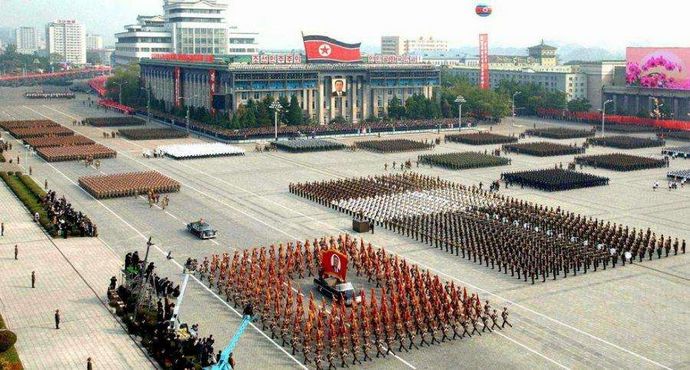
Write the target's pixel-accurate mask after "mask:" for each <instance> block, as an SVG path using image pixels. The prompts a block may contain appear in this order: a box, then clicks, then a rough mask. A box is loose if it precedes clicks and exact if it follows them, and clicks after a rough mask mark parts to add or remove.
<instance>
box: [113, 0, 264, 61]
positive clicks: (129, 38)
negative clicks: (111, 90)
mask: <svg viewBox="0 0 690 370" xmlns="http://www.w3.org/2000/svg"><path fill="white" fill-rule="evenodd" d="M227 10H228V4H227V3H226V2H225V0H165V2H164V4H163V11H164V15H162V16H161V15H156V16H139V17H138V18H137V21H138V23H137V24H134V25H128V26H125V32H120V33H117V34H115V37H116V38H117V42H116V43H115V53H114V62H115V64H126V63H129V62H131V61H138V60H140V59H142V58H150V57H151V55H152V54H156V53H179V54H213V55H218V56H225V55H229V56H237V55H254V54H257V53H258V52H259V45H258V42H257V41H256V39H257V37H258V33H253V32H240V31H238V30H237V29H236V28H235V27H231V26H229V25H228V22H227V18H226V13H227Z"/></svg>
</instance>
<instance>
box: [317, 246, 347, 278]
mask: <svg viewBox="0 0 690 370" xmlns="http://www.w3.org/2000/svg"><path fill="white" fill-rule="evenodd" d="M321 268H322V270H323V274H324V275H326V276H333V277H337V278H338V279H340V281H346V277H347V256H346V255H345V254H343V253H340V252H338V251H336V250H333V249H330V250H327V251H324V252H322V253H321Z"/></svg>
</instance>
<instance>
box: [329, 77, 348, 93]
mask: <svg viewBox="0 0 690 370" xmlns="http://www.w3.org/2000/svg"><path fill="white" fill-rule="evenodd" d="M332 84H333V86H332V90H333V93H332V94H331V96H335V97H341V96H347V84H346V82H345V79H344V78H334V79H333V82H332Z"/></svg>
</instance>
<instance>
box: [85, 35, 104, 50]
mask: <svg viewBox="0 0 690 370" xmlns="http://www.w3.org/2000/svg"><path fill="white" fill-rule="evenodd" d="M94 49H103V37H101V35H93V34H87V35H86V50H94Z"/></svg>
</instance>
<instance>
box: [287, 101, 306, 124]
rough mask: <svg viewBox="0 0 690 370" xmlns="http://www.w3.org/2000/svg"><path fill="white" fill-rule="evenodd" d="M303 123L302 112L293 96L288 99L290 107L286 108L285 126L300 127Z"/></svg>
mask: <svg viewBox="0 0 690 370" xmlns="http://www.w3.org/2000/svg"><path fill="white" fill-rule="evenodd" d="M303 122H304V112H303V111H302V107H300V105H299V101H298V100H297V96H295V95H293V96H292V97H291V98H290V105H289V106H288V113H287V124H288V125H293V126H296V125H301V124H302V123H303Z"/></svg>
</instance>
